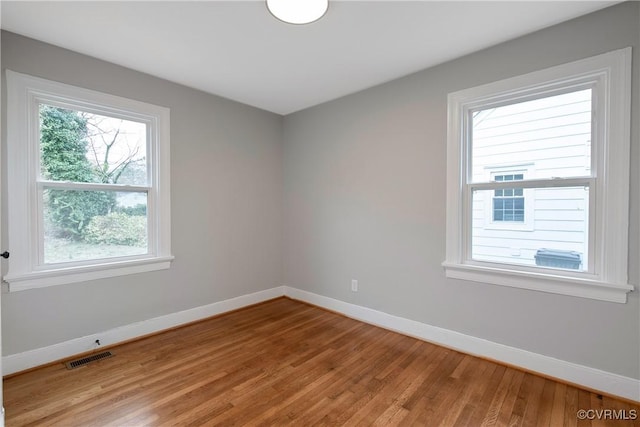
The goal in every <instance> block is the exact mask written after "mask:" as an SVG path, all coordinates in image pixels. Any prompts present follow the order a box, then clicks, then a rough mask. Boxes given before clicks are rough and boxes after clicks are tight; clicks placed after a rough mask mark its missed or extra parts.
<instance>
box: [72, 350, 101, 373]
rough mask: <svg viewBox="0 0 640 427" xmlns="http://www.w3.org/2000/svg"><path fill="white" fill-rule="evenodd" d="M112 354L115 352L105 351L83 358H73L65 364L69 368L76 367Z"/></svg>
mask: <svg viewBox="0 0 640 427" xmlns="http://www.w3.org/2000/svg"><path fill="white" fill-rule="evenodd" d="M112 356H113V353H111V352H110V351H103V352H102V353H97V354H92V355H91V356H87V357H83V358H82V359H76V360H71V361H69V362H67V363H65V365H66V366H67V369H75V368H79V367H81V366H84V365H86V364H88V363H91V362H95V361H96V360H102V359H106V358H107V357H112Z"/></svg>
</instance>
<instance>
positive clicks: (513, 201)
mask: <svg viewBox="0 0 640 427" xmlns="http://www.w3.org/2000/svg"><path fill="white" fill-rule="evenodd" d="M522 177H523V175H522V174H521V173H519V174H511V175H496V176H494V181H496V182H505V181H522V179H523V178H522ZM493 221H494V222H524V189H522V188H501V189H498V190H494V194H493Z"/></svg>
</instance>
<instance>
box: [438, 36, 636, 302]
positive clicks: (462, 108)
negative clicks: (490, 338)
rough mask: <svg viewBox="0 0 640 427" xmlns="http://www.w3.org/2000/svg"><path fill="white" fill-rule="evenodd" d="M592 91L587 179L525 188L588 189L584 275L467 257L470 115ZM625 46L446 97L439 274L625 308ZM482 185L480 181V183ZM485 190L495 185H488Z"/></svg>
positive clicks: (627, 142) (628, 85)
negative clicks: (444, 190) (443, 257)
mask: <svg viewBox="0 0 640 427" xmlns="http://www.w3.org/2000/svg"><path fill="white" fill-rule="evenodd" d="M589 86H590V87H592V88H593V100H594V101H593V105H594V107H595V108H594V115H593V121H594V124H595V126H593V131H592V168H591V175H590V176H589V177H587V178H577V179H573V178H565V179H553V180H532V181H529V182H528V183H527V184H525V185H524V187H526V188H536V187H540V186H543V187H551V186H556V184H557V186H562V187H568V186H572V185H573V186H580V185H585V183H588V185H589V189H590V190H589V191H590V194H589V204H590V206H589V220H590V225H589V233H588V234H589V264H590V266H589V271H587V272H574V271H568V270H566V271H565V270H560V269H548V268H541V267H529V266H519V265H512V264H500V263H492V262H480V261H474V260H472V259H471V249H470V240H471V237H470V236H471V228H472V227H471V208H472V206H471V193H472V191H473V189H483V184H482V183H475V184H474V183H472V182H471V172H470V171H469V170H468V165H469V163H470V148H471V147H470V144H471V138H470V130H469V128H470V126H471V119H470V113H471V112H472V111H477V110H479V109H483V108H490V107H497V106H500V105H506V104H511V103H516V102H524V101H527V100H530V99H535V98H540V97H544V96H551V95H554V94H557V93H561V92H562V91H572V90H578V89H579V88H584V87H589ZM630 116H631V48H630V47H629V48H625V49H620V50H616V51H612V52H608V53H605V54H601V55H597V56H594V57H590V58H587V59H583V60H580V61H576V62H571V63H568V64H563V65H559V66H556V67H552V68H548V69H544V70H541V71H536V72H532V73H529V74H526V75H523V76H518V77H513V78H509V79H506V80H501V81H498V82H494V83H490V84H486V85H483V86H479V87H474V88H470V89H465V90H461V91H458V92H455V93H451V94H449V97H448V143H447V228H446V233H447V249H446V260H445V261H444V262H443V266H444V268H445V272H446V276H447V277H448V278H453V279H462V280H470V281H474V282H481V283H487V284H494V285H502V286H510V287H516V288H523V289H530V290H537V291H543V292H549V293H555V294H562V295H571V296H578V297H584V298H591V299H597V300H603V301H611V302H618V303H625V302H626V301H627V293H628V292H630V291H632V290H633V289H634V288H633V286H632V285H630V284H629V283H628V272H627V258H628V223H629V210H628V207H629V153H630ZM484 185H485V186H487V184H484ZM488 185H495V183H490V184H488ZM508 185H509V186H513V182H509V184H508Z"/></svg>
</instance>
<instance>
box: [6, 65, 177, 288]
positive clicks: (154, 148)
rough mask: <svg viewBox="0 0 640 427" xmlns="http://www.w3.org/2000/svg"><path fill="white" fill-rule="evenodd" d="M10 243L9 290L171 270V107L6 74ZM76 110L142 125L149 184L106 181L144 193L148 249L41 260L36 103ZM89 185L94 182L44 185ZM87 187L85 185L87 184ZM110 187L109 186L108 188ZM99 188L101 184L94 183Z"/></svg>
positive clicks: (92, 186) (70, 187)
mask: <svg viewBox="0 0 640 427" xmlns="http://www.w3.org/2000/svg"><path fill="white" fill-rule="evenodd" d="M6 78H7V79H6V80H7V175H8V179H7V185H8V225H9V230H8V240H9V248H10V250H11V260H10V263H9V267H8V271H7V274H6V275H5V276H4V277H3V280H4V281H5V282H7V283H8V284H9V291H10V292H14V291H21V290H25V289H32V288H41V287H47V286H53V285H61V284H65V283H74V282H84V281H88V280H95V279H102V278H107V277H115V276H121V275H126V274H134V273H142V272H147V271H154V270H161V269H167V268H169V266H170V264H171V261H172V260H173V256H172V255H171V216H170V207H171V204H170V176H169V172H170V163H169V155H170V151H169V119H170V115H169V109H168V108H165V107H160V106H156V105H152V104H147V103H144V102H140V101H135V100H131V99H127V98H122V97H119V96H114V95H109V94H105V93H101V92H96V91H93V90H89V89H84V88H79V87H75V86H70V85H67V84H63V83H58V82H54V81H50V80H45V79H41V78H38V77H33V76H29V75H26V74H21V73H16V72H13V71H10V70H7V71H6ZM41 103H45V104H50V105H57V106H63V107H64V108H69V109H79V110H82V111H89V112H93V113H96V114H104V115H109V116H112V117H119V118H123V119H131V120H135V121H138V122H142V123H145V124H147V129H148V132H149V135H148V140H147V157H148V159H149V161H148V168H149V169H150V170H149V171H148V179H149V181H150V182H149V183H148V186H141V187H140V188H138V187H136V186H127V185H108V186H105V188H104V189H109V190H113V189H114V186H115V187H121V188H122V189H123V191H133V190H141V191H144V192H146V193H147V227H148V230H149V246H148V253H147V254H145V255H137V256H124V257H115V258H103V259H96V260H89V261H78V262H65V263H57V264H45V263H44V261H43V259H42V254H40V253H39V250H40V249H39V248H41V247H42V241H41V240H42V239H43V237H42V236H41V234H42V231H41V228H42V223H41V221H40V217H41V216H42V213H41V211H42V202H41V200H40V199H41V193H42V188H43V182H42V180H41V179H40V176H39V175H40V155H39V154H40V141H39V105H40V104H41ZM56 185H63V186H65V188H68V189H75V188H76V187H77V189H82V188H84V187H86V188H87V189H92V190H95V189H96V188H94V187H96V186H97V187H100V185H99V184H97V185H93V184H75V183H48V182H47V183H46V186H47V187H49V186H56ZM89 187H91V188H89ZM107 187H108V188H107ZM98 189H99V188H98Z"/></svg>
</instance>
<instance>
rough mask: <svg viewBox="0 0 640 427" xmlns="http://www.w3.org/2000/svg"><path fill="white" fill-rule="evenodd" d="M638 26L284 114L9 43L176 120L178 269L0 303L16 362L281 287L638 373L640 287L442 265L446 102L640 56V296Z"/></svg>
mask: <svg viewBox="0 0 640 427" xmlns="http://www.w3.org/2000/svg"><path fill="white" fill-rule="evenodd" d="M639 17H640V4H638V3H635V2H633V3H625V4H622V5H618V6H614V7H612V8H609V9H605V10H603V11H600V12H597V13H595V14H593V15H588V16H585V17H582V18H580V19H577V20H574V21H571V22H568V23H565V24H561V25H559V26H556V27H552V28H549V29H546V30H543V31H540V32H538V33H535V34H532V35H529V36H526V37H523V38H520V39H517V40H514V41H511V42H508V43H505V44H502V45H499V46H496V47H494V48H491V49H488V50H485V51H482V52H478V53H475V54H472V55H469V56H466V57H464V58H461V59H459V60H456V61H452V62H450V63H447V64H444V65H441V66H438V67H434V68H431V69H428V70H425V71H422V72H420V73H417V74H413V75H411V76H408V77H406V78H403V79H399V80H396V81H393V82H390V83H387V84H384V85H381V86H378V87H375V88H372V89H370V90H366V91H363V92H360V93H357V94H354V95H351V96H348V97H345V98H342V99H339V100H336V101H334V102H330V103H327V104H323V105H320V106H318V107H314V108H311V109H308V110H305V111H302V112H299V113H296V114H293V115H290V116H287V117H285V118H284V119H283V118H281V117H279V116H276V115H273V114H270V113H266V112H263V111H260V110H257V109H254V108H250V107H247V106H243V105H240V104H238V103H235V102H232V101H228V100H225V99H222V98H219V97H215V96H212V95H207V94H204V93H202V92H198V91H195V90H192V89H189V88H185V87H183V86H180V85H176V84H173V83H170V82H167V81H163V80H160V79H157V78H154V77H151V76H148V75H144V74H141V73H137V72H134V71H131V70H128V69H125V68H122V67H118V66H116V65H113V64H109V63H105V62H102V61H99V60H96V59H92V58H89V57H87V56H83V55H80V54H77V53H73V52H69V51H66V50H64V49H60V48H57V47H53V46H50V45H46V44H43V43H40V42H36V41H33V40H29V39H26V38H23V37H20V36H17V35H14V34H10V33H2V67H3V68H9V69H12V70H14V71H18V72H23V73H27V74H32V75H36V76H41V77H45V78H48V79H52V80H57V81H61V82H64V83H69V84H74V85H77V86H83V87H88V88H91V89H95V90H99V91H104V92H108V93H112V94H115V95H121V96H125V97H129V98H133V99H139V100H142V101H146V102H150V103H154V104H158V105H163V106H167V107H169V108H171V126H172V127H171V143H172V145H171V155H172V159H171V160H172V164H171V185H172V233H173V253H174V255H175V256H176V260H175V262H174V263H173V266H172V268H171V269H170V270H166V271H159V272H153V273H146V274H139V275H132V276H123V277H120V278H117V279H105V280H99V281H92V282H87V283H78V284H70V285H63V286H56V287H50V288H44V289H37V290H30V291H24V292H17V293H12V294H5V295H3V297H2V317H3V322H2V338H3V352H4V354H14V353H19V352H23V351H26V350H30V349H35V348H39V347H44V346H47V345H51V344H55V343H57V342H61V341H65V340H69V339H72V338H76V337H80V336H84V335H89V334H92V333H97V332H101V331H105V330H109V329H112V328H115V327H117V326H121V325H126V324H130V323H132V322H136V321H141V320H145V319H149V318H152V317H156V316H161V315H164V314H169V313H173V312H176V311H179V310H184V309H188V308H192V307H197V306H201V305H205V304H209V303H212V302H216V301H221V300H224V299H228V298H231V297H234V296H239V295H244V294H248V293H251V292H256V291H259V290H263V289H268V288H271V287H273V286H279V285H281V284H285V285H288V286H292V287H296V288H300V289H304V290H308V291H311V292H315V293H317V294H320V295H325V296H328V297H332V298H337V299H340V300H343V301H348V302H353V303H355V304H359V305H362V306H366V307H371V308H374V309H377V310H381V311H384V312H387V313H391V314H394V315H398V316H402V317H405V318H409V319H413V320H417V321H421V322H424V323H427V324H431V325H435V326H440V327H444V328H447V329H451V330H455V331H460V332H462V333H466V334H470V335H473V336H476V337H480V338H484V339H488V340H491V341H495V342H499V343H504V344H507V345H510V346H514V347H519V348H523V349H526V350H530V351H533V352H536V353H541V354H545V355H549V356H553V357H557V358H560V359H564V360H568V361H572V362H575V363H579V364H583V365H587V366H592V367H595V368H599V369H603V370H605V371H609V372H615V373H619V374H622V375H625V376H629V377H632V378H640V366H639V360H640V354H639V353H640V326H639V324H640V308H639V298H638V292H633V293H631V294H630V296H629V302H628V303H627V304H624V305H622V304H614V303H606V302H599V301H593V300H587V299H581V298H574V297H566V296H559V295H550V294H544V293H539V292H533V291H526V290H520V289H512V288H505V287H499V286H492V285H485V284H477V283H471V282H464V281H456V280H447V279H445V277H444V272H443V269H442V267H441V266H440V263H441V262H442V261H443V260H444V256H445V234H444V230H445V164H446V155H445V152H446V119H447V118H446V96H447V93H449V92H451V91H456V90H459V89H463V88H467V87H471V86H475V85H479V84H482V83H487V82H491V81H495V80H499V79H502V78H506V77H511V76H514V75H518V74H522V73H526V72H529V71H533V70H537V69H540V68H544V67H548V66H552V65H556V64H560V63H563V62H567V61H571V60H576V59H580V58H584V57H587V56H591V55H595V54H598V53H602V52H606V51H609V50H612V49H617V48H622V47H626V46H633V47H634V48H635V51H634V55H635V56H634V88H633V90H634V97H633V117H634V120H633V129H632V153H631V159H632V160H631V161H632V175H631V181H632V182H631V193H632V196H631V212H630V220H631V229H630V234H631V237H630V249H629V254H630V271H629V274H630V278H631V281H632V283H636V284H637V283H638V280H639V279H640V271H639V266H640V262H639V261H640V250H639V245H640V239H639V237H638V234H639V230H638V228H639V222H640V218H639V216H640V215H639V211H640V209H639V197H638V195H639V193H640V188H639V187H640V186H639V180H640V175H639V169H640V167H639V166H640V141H639V139H640V138H639V127H638V120H637V118H638V113H639V111H640V109H639V99H638V98H639V97H638V82H639V76H638V70H639V68H640V67H638V65H639V61H638V59H640V52H639V50H638V47H639V45H640V30H639ZM3 79H4V73H3ZM3 85H4V80H3ZM3 93H4V91H3ZM4 105H6V101H5V100H4V98H3V106H4ZM5 118H6V117H5V116H4V115H3V117H2V119H3V123H4V122H5ZM3 132H4V131H3ZM4 140H6V135H5V134H4V133H3V141H4ZM3 150H6V147H5V146H4V144H3ZM283 182H284V188H283ZM3 185H6V176H3ZM3 190H4V189H3ZM4 194H6V192H5V191H3V195H4ZM5 204H6V201H5ZM3 218H4V221H5V223H4V224H3V228H4V229H5V230H6V226H7V224H6V214H5V215H3ZM282 224H285V226H284V227H283V226H282ZM3 239H6V233H5V235H4V236H3ZM3 247H6V246H5V245H4V244H3ZM282 248H284V253H283V251H282ZM283 262H284V268H283ZM352 278H355V279H358V280H359V281H360V291H359V292H358V293H352V292H351V291H350V280H351V279H352Z"/></svg>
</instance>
